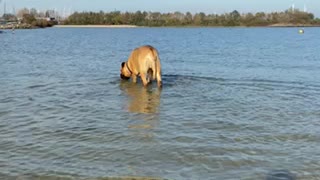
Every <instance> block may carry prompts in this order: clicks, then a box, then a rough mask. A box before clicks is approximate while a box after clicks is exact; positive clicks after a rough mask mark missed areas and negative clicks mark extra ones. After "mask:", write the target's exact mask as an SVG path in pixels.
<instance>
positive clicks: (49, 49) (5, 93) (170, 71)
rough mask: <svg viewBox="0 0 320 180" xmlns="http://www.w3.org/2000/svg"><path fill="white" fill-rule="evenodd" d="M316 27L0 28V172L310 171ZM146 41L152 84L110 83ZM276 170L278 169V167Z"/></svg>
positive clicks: (317, 78) (318, 62) (304, 174)
mask: <svg viewBox="0 0 320 180" xmlns="http://www.w3.org/2000/svg"><path fill="white" fill-rule="evenodd" d="M319 36H320V31H319V28H306V29H305V34H302V35H301V34H298V29H297V28H137V29H130V28H128V29H125V28H124V29H121V28H120V29H94V28H88V29H81V28H80V29H76V28H74V29H73V28H66V29H59V28H51V29H37V30H16V32H15V34H11V32H10V31H5V33H2V34H1V35H0V38H1V39H0V42H1V43H0V64H1V66H0V89H1V91H0V176H1V177H2V178H1V179H17V178H18V179H19V178H20V179H35V178H38V179H104V178H107V179H108V178H112V177H115V178H122V179H126V178H125V177H128V179H132V178H136V179H139V177H150V178H160V179H161V178H163V179H177V180H180V179H266V178H268V177H270V174H271V175H273V174H275V172H279V171H280V172H284V174H289V173H292V175H293V176H295V177H296V178H298V179H308V180H310V179H319V178H320V151H319V149H320V144H319V143H320V135H319V126H320V122H319V118H320V111H319V108H320V71H319V68H320V55H319V52H318V51H319V41H318V37H319ZM144 44H150V45H153V46H154V47H156V48H157V49H158V51H159V54H160V58H161V63H162V70H163V89H162V90H159V89H157V88H156V83H154V84H153V85H152V86H149V87H148V88H146V89H145V88H143V87H142V85H141V83H139V84H136V85H135V84H132V83H130V82H123V81H120V78H119V72H120V71H119V70H120V63H121V62H122V61H123V60H126V58H127V57H128V55H129V53H130V51H131V50H132V49H134V48H135V47H138V46H140V45H144ZM286 172H287V173H286Z"/></svg>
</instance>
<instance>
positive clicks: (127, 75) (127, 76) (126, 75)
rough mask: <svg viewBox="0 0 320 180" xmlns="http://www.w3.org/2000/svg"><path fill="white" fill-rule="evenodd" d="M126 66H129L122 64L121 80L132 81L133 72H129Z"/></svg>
mask: <svg viewBox="0 0 320 180" xmlns="http://www.w3.org/2000/svg"><path fill="white" fill-rule="evenodd" d="M126 66H127V65H126V63H125V62H122V63H121V68H120V78H121V79H124V80H128V79H130V76H131V72H130V71H129V70H128V68H127V67H126Z"/></svg>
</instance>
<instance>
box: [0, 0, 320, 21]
mask: <svg viewBox="0 0 320 180" xmlns="http://www.w3.org/2000/svg"><path fill="white" fill-rule="evenodd" d="M0 1H2V2H1V3H0V14H3V11H4V4H6V11H7V12H10V13H11V12H13V11H14V10H15V11H16V10H18V9H21V8H23V7H27V8H36V9H38V10H40V11H43V10H47V9H55V10H57V11H58V12H61V13H64V14H68V13H70V12H74V11H100V10H102V11H106V12H110V11H114V10H118V11H122V12H125V11H129V12H135V11H137V10H141V11H153V12H154V11H158V12H174V11H180V12H187V11H189V12H191V13H196V12H205V13H208V14H211V13H218V14H221V13H225V12H231V11H233V10H238V11H239V12H240V13H247V12H252V13H255V12H261V11H263V12H273V11H284V10H286V9H288V8H290V7H291V6H292V5H293V4H294V7H295V8H298V9H300V10H303V9H304V5H306V8H307V11H308V12H311V13H313V14H314V15H315V16H316V17H320V0H153V1H152V0H0ZM4 2H6V3H4Z"/></svg>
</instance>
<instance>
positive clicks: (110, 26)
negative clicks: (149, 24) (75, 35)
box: [53, 25, 140, 28]
mask: <svg viewBox="0 0 320 180" xmlns="http://www.w3.org/2000/svg"><path fill="white" fill-rule="evenodd" d="M53 27H56V28H137V27H140V26H135V25H55V26H53Z"/></svg>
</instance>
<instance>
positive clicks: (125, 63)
mask: <svg viewBox="0 0 320 180" xmlns="http://www.w3.org/2000/svg"><path fill="white" fill-rule="evenodd" d="M125 65H126V67H127V69H128V71H129V72H130V74H132V71H131V69H130V68H129V66H128V63H125Z"/></svg>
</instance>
